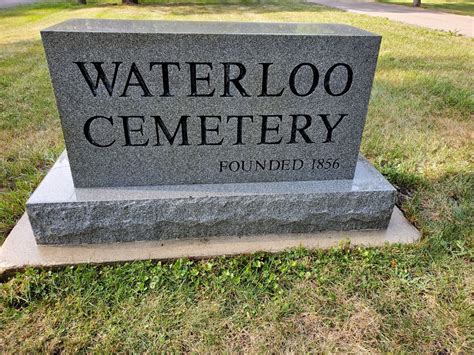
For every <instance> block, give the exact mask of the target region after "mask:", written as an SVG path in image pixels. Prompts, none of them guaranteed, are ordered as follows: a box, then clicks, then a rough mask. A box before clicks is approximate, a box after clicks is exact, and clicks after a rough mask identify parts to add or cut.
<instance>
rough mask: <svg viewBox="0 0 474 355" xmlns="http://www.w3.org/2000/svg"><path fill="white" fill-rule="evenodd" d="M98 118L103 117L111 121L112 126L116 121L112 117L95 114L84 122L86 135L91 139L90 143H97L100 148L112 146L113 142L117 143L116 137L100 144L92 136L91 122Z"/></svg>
mask: <svg viewBox="0 0 474 355" xmlns="http://www.w3.org/2000/svg"><path fill="white" fill-rule="evenodd" d="M98 118H103V119H104V120H107V121H109V122H110V125H111V126H113V125H114V121H113V120H112V117H105V116H94V117H91V118H89V119H88V120H87V121H86V123H85V124H84V135H85V136H86V139H87V140H88V141H89V143H90V144H92V145H95V146H96V147H100V148H105V147H110V146H111V145H112V144H114V143H115V139H114V140H113V141H112V142H110V143H109V144H99V143H97V142H96V141H95V140H94V138H92V136H91V124H92V122H93V121H95V120H96V119H98Z"/></svg>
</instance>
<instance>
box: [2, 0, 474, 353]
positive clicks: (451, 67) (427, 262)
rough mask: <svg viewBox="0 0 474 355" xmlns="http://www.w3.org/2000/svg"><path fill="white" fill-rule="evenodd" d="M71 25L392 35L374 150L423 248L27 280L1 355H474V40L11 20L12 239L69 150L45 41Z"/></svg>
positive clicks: (179, 12)
mask: <svg viewBox="0 0 474 355" xmlns="http://www.w3.org/2000/svg"><path fill="white" fill-rule="evenodd" d="M72 17H95V18H132V19H138V18H147V19H178V20H185V19H186V20H203V19H206V20H233V21H311V22H339V23H347V24H351V25H355V26H358V27H361V28H363V29H367V30H369V31H373V32H376V33H380V34H382V35H383V42H382V48H381V51H380V57H379V63H378V68H377V73H376V78H375V83H374V87H373V92H372V98H371V102H370V108H369V114H368V119H367V124H366V129H365V133H364V139H363V143H362V151H363V153H364V154H365V155H366V156H367V157H368V158H369V159H370V160H371V161H372V162H373V163H374V164H375V165H376V167H377V168H378V169H379V170H380V171H381V172H382V173H383V174H384V175H385V176H386V177H387V178H388V179H389V180H390V181H391V182H392V183H394V184H395V185H397V187H398V188H399V189H400V205H401V208H402V210H403V212H404V213H405V215H406V216H407V217H408V218H409V219H410V220H411V221H412V222H413V223H414V224H415V225H416V226H417V227H418V228H419V229H420V230H421V231H422V233H423V240H422V241H421V242H419V243H416V244H415V245H410V246H398V245H395V246H386V247H383V248H379V249H372V248H355V249H352V248H348V246H347V245H346V246H341V247H340V248H335V249H332V250H329V251H308V250H303V249H301V250H300V249H298V250H292V251H288V252H285V253H281V254H277V255H268V254H258V255H250V256H242V257H234V258H215V259H211V260H205V261H189V260H178V261H175V262H167V263H150V262H136V263H130V264H125V265H114V266H102V267H98V266H83V267H76V268H63V269H58V270H54V271H47V270H27V271H26V272H23V273H18V274H17V275H15V276H13V277H12V278H10V279H9V280H5V282H4V283H3V284H2V286H1V288H0V292H1V293H0V299H1V302H0V350H1V352H6V353H12V352H38V351H43V352H51V353H56V352H62V351H64V352H76V351H95V352H112V351H124V352H125V351H137V352H138V351H157V352H158V351H160V350H168V351H175V352H184V351H186V352H203V353H207V352H237V351H240V352H283V351H286V352H307V351H311V350H313V351H321V352H336V351H339V352H349V351H350V352H396V353H398V352H414V353H418V352H422V353H447V352H452V353H472V352H473V350H474V344H473V336H472V334H474V321H473V317H474V304H473V298H472V295H473V292H474V287H473V286H474V282H473V281H474V279H473V275H474V268H473V255H474V248H473V238H472V237H473V235H474V224H473V220H474V218H473V217H474V198H473V194H474V174H473V172H474V169H473V167H474V162H473V154H472V152H473V151H474V143H473V142H474V139H473V138H474V129H473V128H474V127H473V126H474V120H473V112H474V98H473V92H472V88H473V87H474V78H473V76H472V70H473V64H472V57H473V54H474V47H473V40H472V39H468V38H463V37H459V36H455V35H454V34H449V33H443V32H436V31H431V30H425V29H422V28H419V27H412V26H408V25H403V24H399V23H394V22H390V21H388V20H386V19H382V18H372V17H366V16H359V15H355V14H349V13H344V12H341V11H336V10H332V9H327V8H323V7H319V6H314V5H305V4H288V5H263V6H253V5H252V6H244V5H227V6H209V5H194V6H188V5H179V6H178V5H161V6H151V5H150V6H138V7H137V6H131V7H130V6H110V5H103V6H92V5H90V6H76V5H70V4H69V5H67V4H63V5H51V4H50V5H33V6H24V7H21V8H16V9H9V10H0V128H1V129H0V193H1V197H0V223H1V224H0V228H1V233H2V234H3V236H6V234H7V233H8V232H9V230H10V229H11V228H12V227H13V225H14V223H15V221H17V220H18V218H19V217H20V216H21V214H22V213H23V211H24V204H25V201H26V199H27V197H28V195H29V194H30V193H31V191H32V190H33V189H34V188H35V187H36V186H37V184H38V183H39V181H40V180H41V178H42V177H43V176H44V174H45V173H46V171H47V170H48V168H49V167H50V166H51V165H52V163H53V162H54V160H55V158H57V156H58V155H59V154H60V152H61V151H62V149H63V140H62V136H61V130H60V124H59V119H58V116H57V111H56V108H55V102H54V97H53V93H52V89H51V84H50V82H49V76H48V71H47V66H46V62H45V58H44V52H43V49H42V46H41V43H40V40H39V33H38V31H39V30H40V29H42V28H44V27H47V26H49V25H51V24H54V23H57V22H59V21H62V20H64V19H66V18H72Z"/></svg>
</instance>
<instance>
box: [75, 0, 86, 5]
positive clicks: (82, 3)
mask: <svg viewBox="0 0 474 355" xmlns="http://www.w3.org/2000/svg"><path fill="white" fill-rule="evenodd" d="M77 3H78V4H80V5H85V4H87V0H77Z"/></svg>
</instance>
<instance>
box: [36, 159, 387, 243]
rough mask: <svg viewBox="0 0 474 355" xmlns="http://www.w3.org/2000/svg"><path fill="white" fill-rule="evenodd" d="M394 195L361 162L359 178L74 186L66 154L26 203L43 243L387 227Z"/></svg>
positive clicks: (123, 240)
mask: <svg viewBox="0 0 474 355" xmlns="http://www.w3.org/2000/svg"><path fill="white" fill-rule="evenodd" d="M395 193H396V191H395V189H394V188H393V187H392V186H391V185H390V184H389V183H388V182H387V181H386V180H385V178H384V177H383V176H382V175H381V174H380V173H379V172H377V170H376V169H375V168H374V167H373V166H372V165H371V164H370V163H369V162H368V161H367V160H365V159H364V158H362V157H360V158H359V161H358V164H357V168H356V172H355V176H354V179H353V180H333V181H298V182H271V183H241V184H204V185H203V184H193V185H161V186H154V187H121V188H75V187H74V185H73V181H72V177H71V172H70V169H69V163H68V159H67V156H66V154H65V153H64V154H63V155H62V156H61V157H60V159H59V160H58V162H57V163H56V164H55V165H54V166H53V168H52V169H51V171H50V172H49V173H48V174H47V176H46V177H45V179H44V180H43V182H42V183H41V184H40V185H39V187H38V188H37V189H36V191H35V192H34V193H33V195H32V196H31V197H30V199H29V200H28V202H27V212H28V216H29V219H30V222H31V225H32V228H33V231H34V234H35V236H36V240H37V242H38V244H80V243H104V242H128V241H136V240H169V239H176V238H207V237H213V236H229V235H235V236H242V235H247V236H249V235H262V234H287V233H314V232H316V231H321V230H357V229H383V228H386V227H387V225H388V223H389V220H390V216H391V214H392V211H393V207H394V202H395Z"/></svg>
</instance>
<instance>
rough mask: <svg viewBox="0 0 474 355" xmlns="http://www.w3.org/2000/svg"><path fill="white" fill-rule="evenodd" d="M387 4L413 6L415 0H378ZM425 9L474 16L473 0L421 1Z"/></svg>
mask: <svg viewBox="0 0 474 355" xmlns="http://www.w3.org/2000/svg"><path fill="white" fill-rule="evenodd" d="M376 1H378V2H383V3H386V4H396V5H404V6H412V4H413V0H376ZM421 7H422V8H424V9H433V10H440V11H444V12H451V13H453V14H458V15H468V16H474V1H473V0H421Z"/></svg>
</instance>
